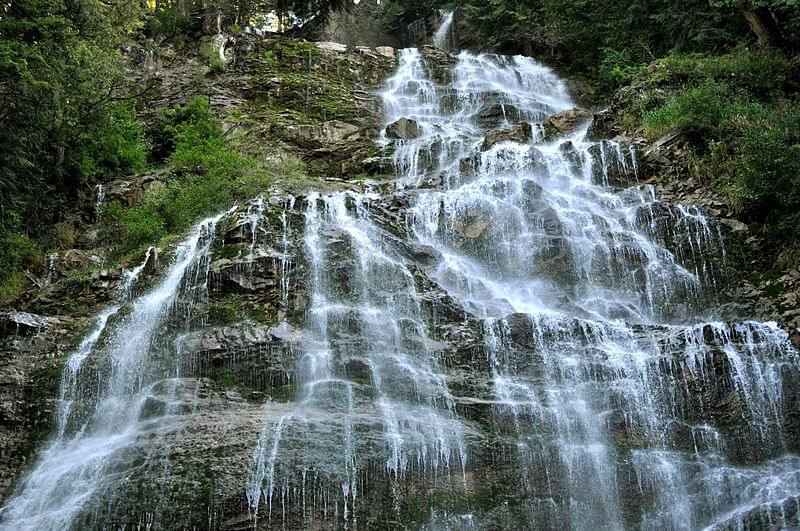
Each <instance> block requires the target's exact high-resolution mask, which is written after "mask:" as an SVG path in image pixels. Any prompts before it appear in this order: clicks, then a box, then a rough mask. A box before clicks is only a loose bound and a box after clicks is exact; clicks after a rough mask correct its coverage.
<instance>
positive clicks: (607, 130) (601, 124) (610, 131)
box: [586, 109, 619, 140]
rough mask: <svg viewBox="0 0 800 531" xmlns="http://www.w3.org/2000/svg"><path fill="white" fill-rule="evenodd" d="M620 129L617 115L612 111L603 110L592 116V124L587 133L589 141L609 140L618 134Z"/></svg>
mask: <svg viewBox="0 0 800 531" xmlns="http://www.w3.org/2000/svg"><path fill="white" fill-rule="evenodd" d="M618 128H619V127H618V123H617V116H616V114H615V113H614V112H612V111H611V109H603V110H602V111H599V112H596V113H594V115H592V123H590V124H589V129H588V130H587V131H586V137H587V138H588V139H589V140H600V139H601V138H608V137H610V136H614V135H615V134H617V133H618Z"/></svg>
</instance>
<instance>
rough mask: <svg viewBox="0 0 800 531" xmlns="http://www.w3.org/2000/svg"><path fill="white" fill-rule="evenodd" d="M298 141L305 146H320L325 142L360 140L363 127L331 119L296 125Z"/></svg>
mask: <svg viewBox="0 0 800 531" xmlns="http://www.w3.org/2000/svg"><path fill="white" fill-rule="evenodd" d="M294 131H296V133H297V141H298V144H300V145H301V146H303V147H307V148H319V147H322V145H324V144H331V143H337V142H343V141H346V140H359V139H360V133H361V128H359V127H358V126H355V125H353V124H349V123H347V122H342V121H340V120H329V121H327V122H323V123H321V124H318V125H298V126H295V127H294Z"/></svg>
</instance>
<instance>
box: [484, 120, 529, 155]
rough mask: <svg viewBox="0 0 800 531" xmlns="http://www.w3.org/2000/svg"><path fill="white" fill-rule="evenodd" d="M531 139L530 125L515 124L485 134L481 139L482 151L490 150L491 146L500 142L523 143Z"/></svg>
mask: <svg viewBox="0 0 800 531" xmlns="http://www.w3.org/2000/svg"><path fill="white" fill-rule="evenodd" d="M530 139H531V126H530V124H515V125H509V126H506V127H501V128H499V129H493V130H492V131H489V132H488V133H486V136H485V137H484V138H483V150H484V151H486V150H488V149H491V148H492V146H495V145H497V144H500V143H502V142H519V143H524V142H527V141H529V140H530Z"/></svg>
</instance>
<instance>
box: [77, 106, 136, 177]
mask: <svg viewBox="0 0 800 531" xmlns="http://www.w3.org/2000/svg"><path fill="white" fill-rule="evenodd" d="M80 146H81V147H80V148H79V149H78V150H76V152H75V154H74V155H73V156H72V157H70V159H71V160H70V164H71V165H72V166H73V167H74V168H75V170H76V171H77V172H78V173H79V174H80V175H82V176H83V178H84V179H86V180H99V181H105V180H110V179H114V178H118V177H119V176H120V175H126V174H131V173H137V172H140V171H142V170H143V169H144V168H145V165H146V163H147V150H146V149H145V144H144V135H143V133H142V126H141V123H139V120H137V118H136V115H135V114H134V112H133V109H131V108H130V107H129V106H127V105H122V104H117V105H115V106H113V107H112V109H111V112H109V113H108V114H107V115H106V116H104V117H103V118H102V119H101V120H100V121H98V122H96V123H95V124H94V125H93V127H92V128H91V129H90V130H89V131H87V132H86V133H84V134H82V135H81V138H80Z"/></svg>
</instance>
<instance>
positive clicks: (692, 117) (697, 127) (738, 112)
mask: <svg viewBox="0 0 800 531" xmlns="http://www.w3.org/2000/svg"><path fill="white" fill-rule="evenodd" d="M638 82H640V83H644V84H649V85H650V86H651V87H653V88H658V87H663V86H666V87H670V90H671V91H672V93H671V95H670V96H668V97H666V98H664V97H663V96H656V97H652V96H650V97H647V98H644V99H643V100H642V101H641V102H640V103H641V105H642V107H643V111H644V112H643V114H642V125H643V126H644V130H645V133H646V134H648V136H650V137H651V138H655V137H657V136H660V135H663V134H665V133H668V132H670V131H681V132H682V133H683V134H684V136H685V138H687V139H688V140H689V141H690V145H691V146H692V147H693V148H694V153H695V155H696V156H698V157H699V158H698V164H700V165H701V166H702V167H704V168H706V171H708V172H711V173H713V174H714V175H715V176H716V177H717V178H718V180H719V182H720V183H722V184H723V185H724V186H726V187H727V188H728V190H729V192H730V194H731V196H732V198H733V200H734V203H735V206H736V207H737V208H738V210H739V213H740V214H741V216H742V217H743V218H744V219H746V220H749V221H753V222H757V223H759V224H761V226H762V227H763V228H764V229H765V230H766V231H767V232H769V233H771V236H776V237H780V238H782V239H785V240H795V239H798V238H800V110H798V106H797V104H796V102H794V101H792V100H790V99H787V95H788V94H792V92H793V88H794V86H795V83H796V80H793V78H792V74H791V63H790V61H789V60H788V59H787V58H786V57H784V56H783V55H782V54H780V53H775V52H764V51H754V50H748V49H743V48H740V49H737V50H735V51H734V52H733V53H731V54H728V55H724V56H719V57H699V56H694V55H693V56H686V55H671V56H668V57H666V58H665V59H663V60H661V61H658V62H656V63H655V64H654V65H653V66H652V67H651V68H649V69H648V71H647V72H645V73H643V74H641V75H640V76H639V79H638ZM660 90H661V89H660V88H659V91H660ZM656 92H658V91H652V92H650V93H648V94H654V93H656ZM795 97H796V96H795Z"/></svg>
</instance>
